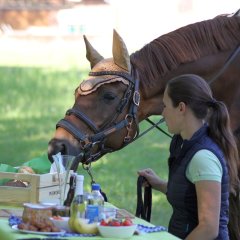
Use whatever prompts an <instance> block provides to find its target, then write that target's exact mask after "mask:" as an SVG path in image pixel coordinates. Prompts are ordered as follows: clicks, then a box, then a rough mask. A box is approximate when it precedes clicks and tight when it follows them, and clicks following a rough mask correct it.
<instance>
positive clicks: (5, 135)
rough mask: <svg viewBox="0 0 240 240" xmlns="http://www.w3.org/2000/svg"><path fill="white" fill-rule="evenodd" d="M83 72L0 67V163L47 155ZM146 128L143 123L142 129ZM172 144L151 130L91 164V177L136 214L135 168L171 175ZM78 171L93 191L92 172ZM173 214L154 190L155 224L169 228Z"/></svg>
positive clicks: (117, 203) (13, 163) (76, 70)
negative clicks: (168, 161)
mask: <svg viewBox="0 0 240 240" xmlns="http://www.w3.org/2000/svg"><path fill="white" fill-rule="evenodd" d="M85 75H86V71H80V70H78V69H76V68H71V69H66V70H61V69H56V68H39V67H7V66H6V67H5V66H2V67H0V79H1V80H0V82H1V86H0V103H1V108H0V133H1V134H0V149H1V163H6V164H9V165H12V166H18V165H21V164H22V163H23V162H26V161H29V160H30V159H32V158H35V157H38V156H40V155H42V154H44V153H46V151H47V144H48V141H49V140H50V139H51V138H52V136H53V133H54V130H55V124H56V122H57V121H58V120H59V119H61V118H62V117H63V116H64V114H65V111H66V110H67V109H68V108H69V107H71V106H72V105H73V101H74V96H73V93H74V89H75V88H76V87H77V86H78V84H79V83H80V79H83V77H84V76H85ZM153 119H154V120H156V117H153ZM147 126H149V125H148V124H147V123H142V124H141V129H146V127H147ZM169 142H170V139H169V138H168V137H166V136H164V135H163V134H162V133H160V132H159V131H158V130H153V131H151V132H150V133H148V134H147V135H145V136H143V137H142V138H141V139H138V140H137V141H136V142H134V143H132V144H130V145H129V146H127V147H125V148H124V149H122V150H120V151H117V152H114V153H111V154H107V155H105V156H104V157H103V158H102V159H100V160H99V161H98V162H96V163H94V164H93V165H92V173H93V176H94V178H95V180H96V181H97V182H99V183H100V184H101V186H102V189H103V191H104V192H106V193H107V195H108V198H109V201H110V202H111V203H113V204H115V205H117V206H118V207H120V208H124V209H127V210H128V211H130V212H132V213H135V209H136V182H137V170H139V169H143V168H146V167H151V168H153V169H154V170H155V171H156V172H157V173H159V175H160V176H161V177H163V178H167V156H168V147H169ZM79 172H80V173H81V174H84V175H85V176H86V177H85V188H86V190H89V189H90V178H89V176H88V175H87V173H86V172H85V171H84V170H83V169H82V168H79ZM170 213H171V209H170V207H169V204H168V203H167V201H166V198H165V196H164V195H163V194H160V193H159V192H153V209H152V222H153V223H154V224H159V225H164V226H167V223H168V220H169V216H170Z"/></svg>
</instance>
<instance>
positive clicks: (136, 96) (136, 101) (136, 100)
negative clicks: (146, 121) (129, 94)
mask: <svg viewBox="0 0 240 240" xmlns="http://www.w3.org/2000/svg"><path fill="white" fill-rule="evenodd" d="M140 98H141V97H140V93H139V92H138V91H135V92H134V94H133V103H134V104H135V105H136V106H139V104H140Z"/></svg>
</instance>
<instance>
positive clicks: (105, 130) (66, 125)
mask: <svg viewBox="0 0 240 240" xmlns="http://www.w3.org/2000/svg"><path fill="white" fill-rule="evenodd" d="M103 75H115V76H119V77H122V78H124V79H126V80H127V81H128V82H129V84H128V87H127V89H126V91H125V93H124V95H123V98H122V99H121V100H120V101H119V104H118V106H117V108H116V113H115V114H114V115H113V117H111V119H109V120H108V121H106V122H105V123H104V124H103V126H102V127H101V128H100V129H99V128H98V127H97V126H96V125H95V123H94V122H93V121H92V120H91V119H90V118H89V117H88V116H87V115H86V114H85V113H83V112H82V111H81V110H78V109H76V108H74V107H73V108H71V109H69V110H67V112H66V115H67V116H70V115H74V116H75V117H76V118H78V119H79V120H81V121H83V122H84V123H85V124H86V125H87V126H88V127H89V128H90V129H91V131H92V132H93V134H92V135H87V134H84V133H82V132H81V130H79V129H78V127H76V125H75V124H74V123H73V122H71V121H70V120H69V119H66V118H64V119H61V120H60V121H59V122H58V123H57V125H56V128H58V127H61V128H63V129H65V130H66V131H68V132H69V133H70V134H71V135H72V136H74V138H75V139H77V140H78V141H79V142H80V144H81V150H82V152H84V155H82V154H81V158H82V159H81V162H82V163H84V164H90V163H91V162H94V161H96V160H97V159H99V158H100V157H101V156H103V155H104V154H106V153H109V152H113V151H114V149H112V148H106V146H105V140H106V137H107V136H108V135H110V134H112V133H114V132H117V131H119V130H121V129H123V128H126V129H127V134H126V136H125V137H124V139H123V143H122V146H121V148H123V147H125V146H126V145H127V144H129V143H130V142H131V140H134V138H136V137H137V136H138V134H139V127H138V120H137V108H138V106H139V103H140V94H139V79H138V77H137V73H136V74H135V75H136V78H135V80H134V79H133V77H132V76H131V75H130V74H128V73H124V72H119V71H101V72H90V73H89V76H103ZM128 103H130V105H129V111H128V113H127V114H126V115H125V118H124V119H123V120H121V121H119V122H118V123H115V120H116V119H117V118H118V116H119V115H120V114H121V113H122V111H123V110H124V109H125V108H126V107H127V106H128ZM134 122H135V123H136V127H137V132H136V134H135V136H134V138H133V139H131V134H130V133H131V131H132V127H133V123H134ZM95 146H96V147H97V151H96V152H93V149H94V148H95Z"/></svg>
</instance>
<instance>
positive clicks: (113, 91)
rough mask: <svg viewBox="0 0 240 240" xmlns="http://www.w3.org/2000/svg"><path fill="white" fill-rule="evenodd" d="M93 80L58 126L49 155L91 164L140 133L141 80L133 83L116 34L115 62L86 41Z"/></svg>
mask: <svg viewBox="0 0 240 240" xmlns="http://www.w3.org/2000/svg"><path fill="white" fill-rule="evenodd" d="M84 40H85V44H86V49H87V59H88V60H89V61H90V64H91V72H90V73H89V78H87V79H86V80H84V81H83V82H82V83H81V84H80V85H79V87H78V88H77V89H76V90H75V103H74V105H73V107H72V108H71V109H69V110H68V111H67V112H66V115H65V118H64V119H62V120H60V121H59V122H58V123H57V129H56V132H55V135H54V138H53V139H52V140H51V141H50V142H49V147H48V155H49V159H50V160H51V159H52V155H54V154H56V153H58V152H61V153H62V154H69V155H74V156H78V158H79V161H81V162H83V163H86V164H88V163H91V162H92V161H96V160H97V159H99V158H100V157H101V156H103V155H104V154H106V153H108V152H112V151H115V150H118V149H120V148H122V147H124V146H125V145H126V144H128V143H129V142H131V140H132V139H133V138H134V136H136V135H137V133H138V123H137V116H136V115H137V107H138V105H139V101H140V97H139V96H140V95H139V92H138V86H139V83H138V80H137V78H136V79H133V77H132V76H135V75H136V74H134V73H133V70H132V69H131V64H130V58H129V54H128V51H127V48H126V46H125V44H124V42H123V41H122V39H121V38H120V36H119V35H118V34H117V33H116V31H114V34H113V58H111V59H103V57H102V56H101V55H100V54H99V53H98V52H97V51H96V50H95V49H94V48H93V47H92V46H91V45H90V43H89V42H88V40H87V39H86V37H84Z"/></svg>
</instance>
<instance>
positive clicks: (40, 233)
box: [12, 225, 66, 235]
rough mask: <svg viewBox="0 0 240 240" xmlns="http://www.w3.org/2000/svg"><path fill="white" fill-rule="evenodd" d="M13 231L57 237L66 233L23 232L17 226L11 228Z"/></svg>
mask: <svg viewBox="0 0 240 240" xmlns="http://www.w3.org/2000/svg"><path fill="white" fill-rule="evenodd" d="M12 229H13V230H16V231H19V232H22V233H31V234H38V235H59V234H64V233H65V232H66V231H63V230H62V231H61V232H39V231H30V230H23V229H19V228H18V226H17V225H13V226H12Z"/></svg>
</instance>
